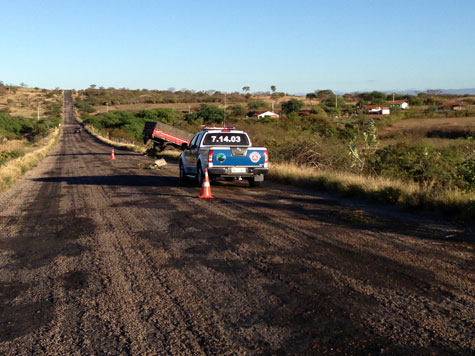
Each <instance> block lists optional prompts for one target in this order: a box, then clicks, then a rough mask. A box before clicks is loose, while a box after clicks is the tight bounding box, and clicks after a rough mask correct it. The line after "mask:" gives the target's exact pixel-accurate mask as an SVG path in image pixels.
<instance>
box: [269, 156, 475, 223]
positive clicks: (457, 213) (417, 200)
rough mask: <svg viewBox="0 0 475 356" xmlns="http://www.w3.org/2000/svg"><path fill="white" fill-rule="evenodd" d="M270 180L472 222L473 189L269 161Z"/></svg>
mask: <svg viewBox="0 0 475 356" xmlns="http://www.w3.org/2000/svg"><path fill="white" fill-rule="evenodd" d="M266 177H267V178H268V179H270V180H274V181H278V182H282V183H286V184H292V185H298V186H304V187H309V188H313V189H319V190H325V191H331V192H336V193H339V194H342V195H344V196H355V197H359V198H363V199H367V200H370V201H378V202H382V203H391V204H397V205H403V206H405V207H408V208H411V209H414V210H429V211H436V212H439V213H441V214H443V215H444V216H445V217H450V218H452V219H453V220H455V221H457V222H459V223H461V224H463V225H466V226H472V225H473V222H474V219H475V192H471V193H463V192H460V191H458V190H444V191H437V192H434V191H431V190H429V189H425V188H423V187H421V186H418V185H417V184H414V183H410V182H402V181H399V180H396V179H389V178H384V177H368V176H363V175H356V174H352V173H345V172H332V171H323V170H317V169H315V168H312V167H298V166H295V165H291V164H272V165H271V168H270V170H269V174H268V175H267V176H266Z"/></svg>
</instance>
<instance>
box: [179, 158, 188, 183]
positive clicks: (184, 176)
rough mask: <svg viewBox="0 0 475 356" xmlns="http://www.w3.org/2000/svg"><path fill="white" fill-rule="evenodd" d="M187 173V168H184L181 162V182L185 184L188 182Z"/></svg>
mask: <svg viewBox="0 0 475 356" xmlns="http://www.w3.org/2000/svg"><path fill="white" fill-rule="evenodd" d="M186 180H187V179H186V172H185V167H183V162H182V161H180V182H181V183H185V182H186Z"/></svg>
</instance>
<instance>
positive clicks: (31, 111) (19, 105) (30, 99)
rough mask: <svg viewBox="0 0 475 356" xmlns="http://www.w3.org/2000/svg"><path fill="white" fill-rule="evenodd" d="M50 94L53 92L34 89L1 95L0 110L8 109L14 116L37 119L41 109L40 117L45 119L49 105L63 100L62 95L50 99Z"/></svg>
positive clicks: (18, 90)
mask: <svg viewBox="0 0 475 356" xmlns="http://www.w3.org/2000/svg"><path fill="white" fill-rule="evenodd" d="M49 93H51V91H45V90H43V89H33V88H17V90H16V92H14V91H8V92H6V93H4V94H3V95H0V110H5V109H7V110H8V111H9V113H10V115H12V116H17V115H18V116H24V117H29V118H36V117H37V116H38V108H39V113H40V117H44V116H45V112H46V110H47V105H48V104H51V103H56V102H58V101H59V100H62V94H61V95H60V94H54V95H53V96H51V97H48V94H49ZM61 93H62V92H61Z"/></svg>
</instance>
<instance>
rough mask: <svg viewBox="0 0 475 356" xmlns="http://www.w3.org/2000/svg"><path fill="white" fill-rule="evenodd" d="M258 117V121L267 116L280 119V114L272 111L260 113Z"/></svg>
mask: <svg viewBox="0 0 475 356" xmlns="http://www.w3.org/2000/svg"><path fill="white" fill-rule="evenodd" d="M256 116H257V118H258V119H263V118H264V117H266V116H269V117H272V118H276V119H277V118H279V114H276V113H275V112H272V111H262V112H258V113H256Z"/></svg>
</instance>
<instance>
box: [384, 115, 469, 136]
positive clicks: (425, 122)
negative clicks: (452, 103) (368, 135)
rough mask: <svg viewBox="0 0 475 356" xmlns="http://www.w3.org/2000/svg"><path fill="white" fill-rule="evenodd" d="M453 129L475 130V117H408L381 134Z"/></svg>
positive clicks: (385, 129) (391, 125) (386, 128)
mask: <svg viewBox="0 0 475 356" xmlns="http://www.w3.org/2000/svg"><path fill="white" fill-rule="evenodd" d="M432 130H441V131H451V130H470V131H475V117H451V118H431V119H408V120H400V121H397V122H395V123H392V124H390V125H389V126H388V127H385V128H384V129H382V130H381V131H380V132H379V135H381V136H387V135H390V134H396V133H398V132H401V133H408V132H411V131H424V132H428V131H432Z"/></svg>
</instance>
